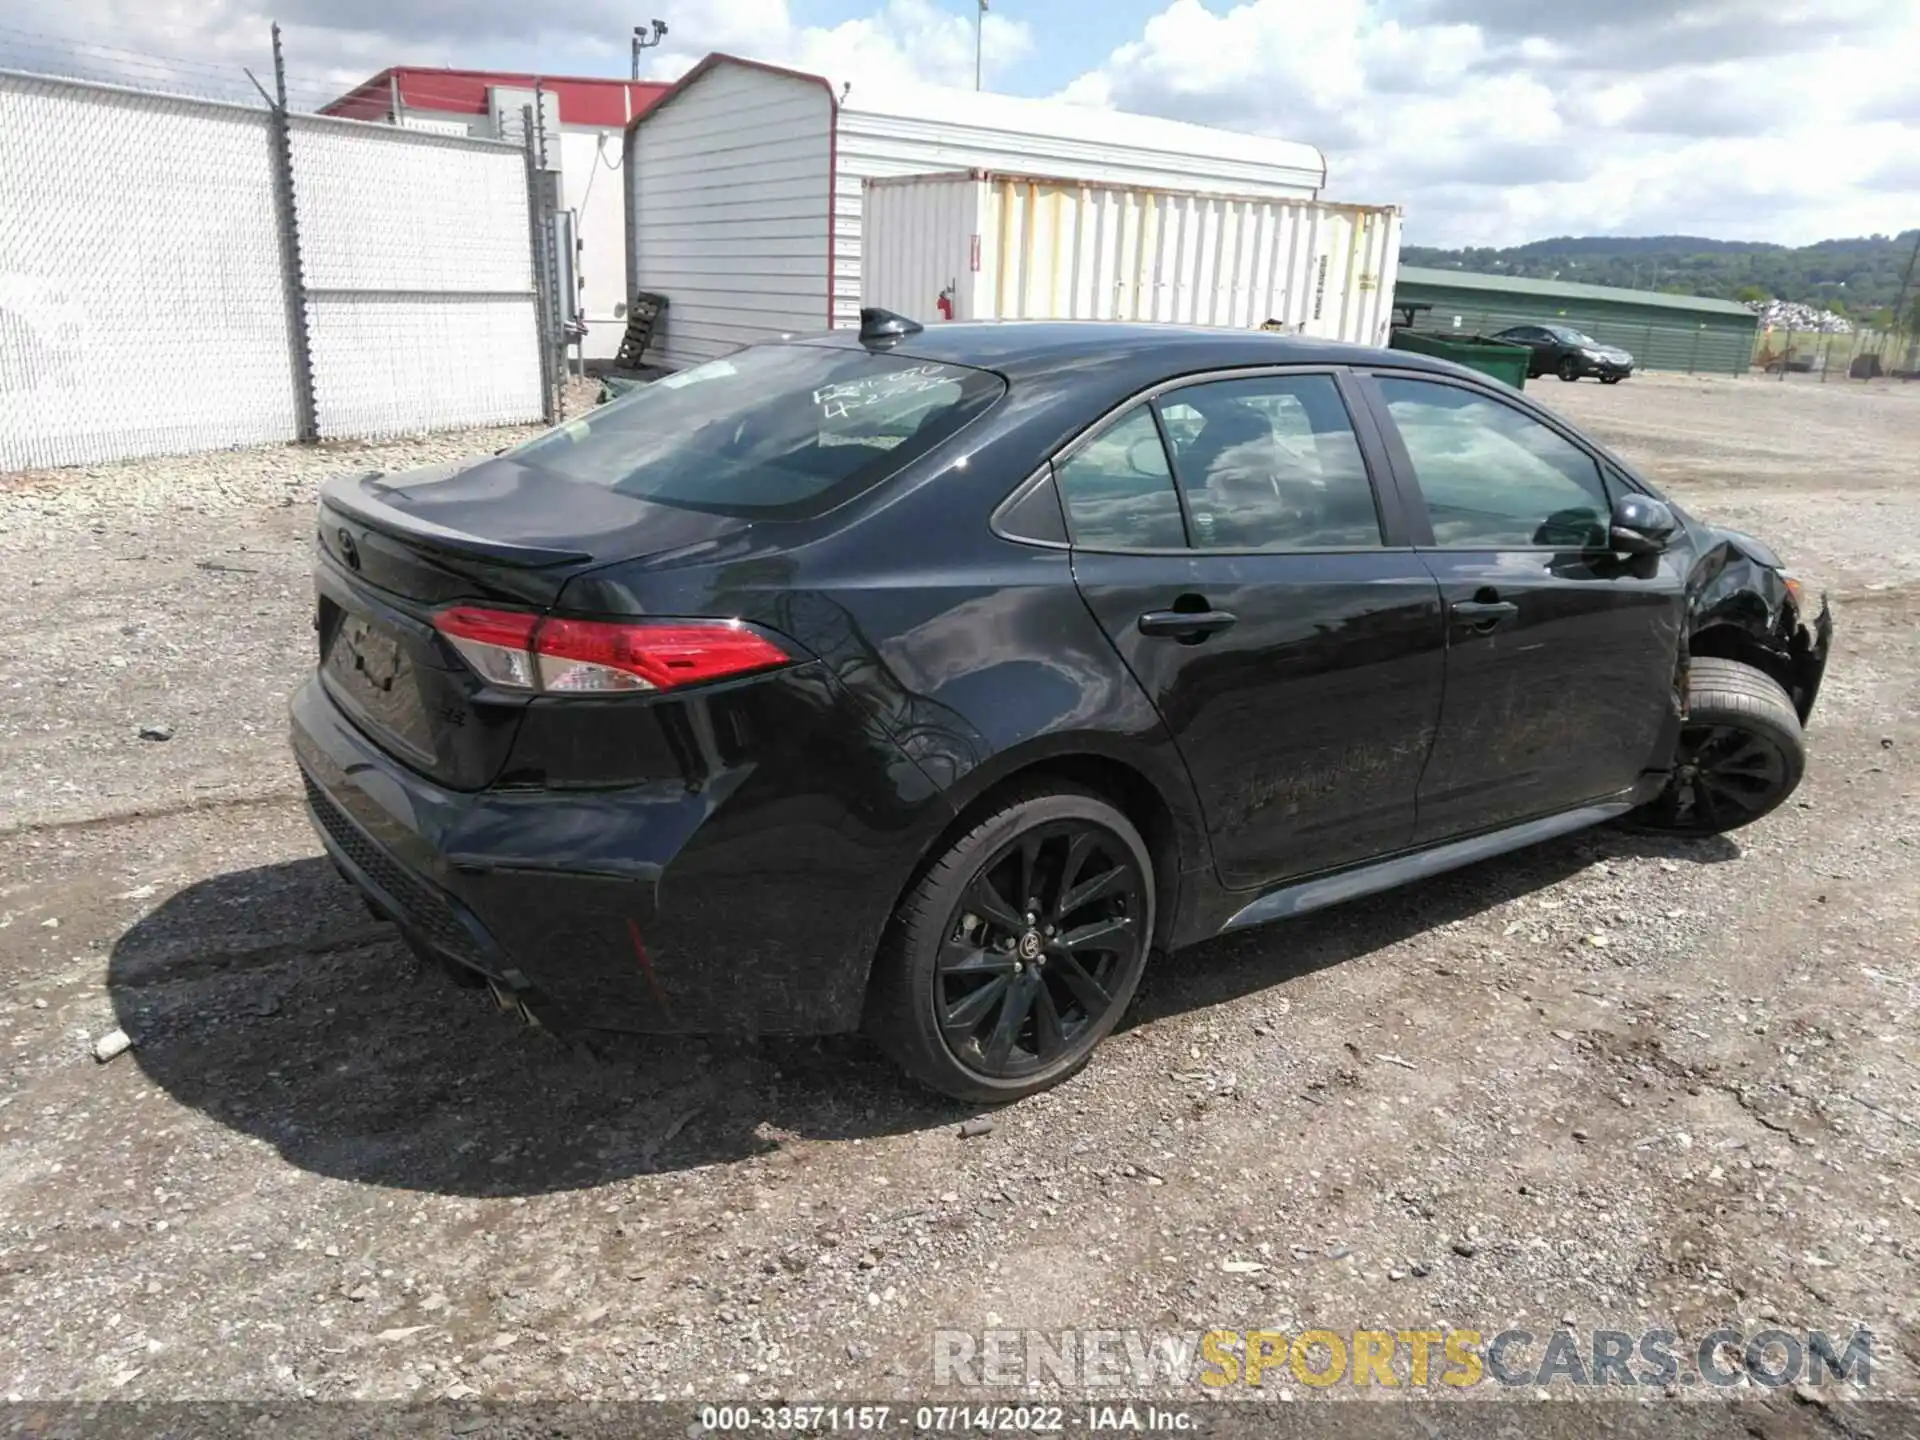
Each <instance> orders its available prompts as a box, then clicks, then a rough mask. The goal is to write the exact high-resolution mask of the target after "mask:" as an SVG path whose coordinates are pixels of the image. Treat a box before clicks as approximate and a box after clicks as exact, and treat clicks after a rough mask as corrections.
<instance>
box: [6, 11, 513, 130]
mask: <svg viewBox="0 0 1920 1440" xmlns="http://www.w3.org/2000/svg"><path fill="white" fill-rule="evenodd" d="M272 63H273V60H272V47H271V43H270V42H269V41H268V40H267V37H265V36H263V37H262V44H261V46H260V51H259V53H258V54H257V55H254V56H249V57H247V58H246V59H244V60H242V59H235V60H225V61H213V60H206V59H191V58H188V57H186V56H182V55H174V54H167V53H163V52H157V51H153V50H147V49H141V50H135V49H132V48H130V47H127V46H123V45H113V44H109V43H107V42H105V41H100V40H93V39H87V38H82V37H79V36H73V35H59V34H55V33H52V32H49V31H40V30H25V29H21V28H19V27H16V26H9V25H0V70H14V71H20V72H23V73H28V74H37V75H52V76H59V77H62V78H66V79H72V80H85V81H90V82H92V83H95V84H104V85H123V86H126V87H128V88H131V89H137V90H148V91H153V92H156V93H161V94H169V95H179V96H182V97H187V98H192V99H200V100H217V101H221V102H224V103H228V104H240V105H247V106H257V107H259V108H262V109H265V108H267V107H268V103H269V102H268V101H267V99H266V98H265V97H264V96H263V95H262V93H261V89H260V88H256V84H258V86H260V87H266V88H270V86H269V85H268V82H269V80H270V78H271V66H272ZM405 68H406V69H408V70H409V72H410V73H409V75H408V78H407V84H406V99H405V104H404V106H403V107H402V108H403V109H425V110H434V109H445V110H447V111H451V112H455V113H467V112H469V111H471V110H472V108H473V100H474V90H473V87H472V85H471V84H466V85H462V84H460V83H458V82H456V81H454V80H452V79H451V78H449V79H447V80H446V81H445V82H444V83H442V82H440V81H438V80H437V79H436V77H435V76H434V73H433V71H434V69H435V67H432V66H424V65H422V66H407V67H405ZM440 68H446V67H440ZM249 72H251V74H250V73H249ZM382 73H384V71H372V72H360V71H354V72H338V71H336V72H334V73H330V74H323V73H320V72H318V71H307V70H302V69H301V68H300V67H299V66H298V64H297V62H296V63H295V64H294V65H293V66H292V67H290V68H289V71H288V74H287V79H286V88H287V108H288V110H289V111H292V112H295V113H303V114H319V113H324V112H326V111H327V110H328V109H329V108H331V107H334V106H337V105H338V104H339V103H340V102H342V101H344V100H345V99H347V97H348V96H350V95H354V94H355V93H356V92H361V91H364V90H365V88H366V87H367V85H368V82H369V81H371V80H373V79H375V78H376V77H377V76H378V75H379V74H382ZM450 73H451V72H450ZM366 100H367V101H368V102H370V103H371V107H372V108H373V109H375V110H376V111H377V112H378V113H377V114H375V115H373V116H368V117H356V118H375V119H380V120H389V121H390V119H391V114H390V112H391V110H392V106H391V104H390V103H389V101H388V98H387V97H386V96H384V95H380V94H378V93H377V92H368V93H367V95H366ZM476 118H478V117H477V116H476Z"/></svg>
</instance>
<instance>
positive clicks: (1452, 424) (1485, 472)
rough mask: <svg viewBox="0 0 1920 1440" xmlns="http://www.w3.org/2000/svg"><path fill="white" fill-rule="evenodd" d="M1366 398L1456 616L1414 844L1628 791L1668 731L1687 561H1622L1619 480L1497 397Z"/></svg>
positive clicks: (1426, 383)
mask: <svg viewBox="0 0 1920 1440" xmlns="http://www.w3.org/2000/svg"><path fill="white" fill-rule="evenodd" d="M1368 387H1370V391H1369V393H1370V395H1371V397H1372V403H1373V405H1374V408H1375V413H1376V416H1377V418H1378V419H1379V420H1380V421H1381V426H1382V430H1383V432H1384V438H1385V440H1386V442H1387V449H1388V452H1389V454H1390V455H1391V456H1392V458H1393V464H1394V467H1395V469H1396V470H1397V471H1398V472H1399V474H1400V476H1401V480H1402V483H1401V485H1400V487H1399V490H1400V493H1401V494H1402V495H1403V496H1404V497H1405V500H1406V503H1407V507H1408V520H1409V523H1410V525H1411V527H1412V534H1413V536H1414V543H1415V544H1416V546H1418V547H1419V550H1420V554H1421V556H1422V557H1423V558H1424V559H1425V560H1426V562H1427V564H1428V565H1429V566H1430V567H1431V568H1432V571H1433V573H1434V575H1435V577H1436V578H1437V579H1438V580H1439V582H1440V594H1441V599H1442V601H1443V602H1444V604H1445V606H1446V610H1447V684H1446V702H1445V705H1444V706H1443V708H1442V711H1441V719H1440V731H1439V734H1438V736H1437V737H1436V739H1435V741H1434V746H1433V754H1432V757H1431V759H1430V760H1429V761H1428V763H1427V769H1426V773H1425V775H1424V776H1423V777H1422V778H1421V782H1420V794H1419V824H1418V829H1417V832H1416V835H1417V841H1418V842H1419V843H1426V842H1427V841H1430V840H1439V839H1443V838H1445V837H1447V836H1449V835H1458V834H1466V833H1471V832H1473V831H1476V830H1486V829H1492V828H1496V827H1498V826H1501V825H1505V824H1509V823H1512V822H1515V821H1519V820H1523V819H1527V818H1530V817H1533V816H1537V815H1545V814H1550V813H1553V812H1555V811H1559V810H1565V809H1569V808H1572V807H1574V806H1577V805H1580V804H1583V803H1586V802H1590V801H1596V800H1600V799H1603V798H1605V797H1609V796H1613V795H1616V794H1618V793H1619V792H1621V791H1624V790H1627V789H1629V788H1630V787H1631V786H1633V785H1634V784H1635V783H1636V782H1637V781H1638V780H1639V779H1640V778H1641V775H1642V773H1643V771H1644V770H1645V769H1646V768H1647V767H1648V766H1649V765H1650V764H1652V763H1654V761H1655V759H1656V756H1655V751H1656V749H1657V748H1658V744H1659V741H1660V739H1661V737H1662V735H1663V734H1664V733H1665V732H1666V730H1667V727H1668V725H1669V722H1670V720H1671V718H1672V715H1673V705H1674V681H1675V674H1676V666H1677V663H1678V654H1679V643H1680V635H1681V630H1682V624H1683V618H1684V603H1685V600H1684V590H1685V566H1684V557H1682V556H1680V555H1677V554H1675V555H1667V556H1650V557H1629V556H1623V555H1619V554H1616V553H1615V552H1614V551H1613V550H1612V549H1611V548H1610V547H1609V545H1608V534H1609V519H1610V515H1611V509H1612V506H1611V501H1612V499H1613V498H1614V496H1613V494H1612V488H1618V485H1619V483H1620V482H1618V481H1617V480H1616V481H1615V482H1614V486H1613V487H1611V488H1610V486H1609V482H1608V479H1607V477H1606V475H1605V473H1604V472H1603V469H1602V466H1601V463H1600V461H1599V460H1598V458H1597V457H1596V456H1595V455H1594V454H1593V453H1592V452H1590V451H1588V450H1587V449H1586V448H1584V447H1583V446H1581V445H1580V444H1578V443H1577V442H1576V441H1575V440H1574V439H1573V438H1571V437H1570V436H1569V435H1568V434H1566V433H1564V432H1563V431H1562V430H1560V429H1559V428H1557V427H1555V426H1553V425H1549V424H1548V423H1546V422H1545V421H1544V420H1543V419H1541V418H1540V417H1538V416H1536V415H1534V414H1532V413H1530V412H1528V411H1526V410H1524V409H1522V408H1520V407H1519V406H1517V405H1514V404H1512V403H1511V402H1509V401H1507V400H1506V399H1504V398H1502V397H1500V396H1499V395H1498V394H1496V393H1495V392H1494V391H1493V390H1492V389H1491V387H1482V386H1480V385H1478V384H1475V383H1471V382H1466V381H1457V380H1453V379H1450V378H1445V377H1434V376H1414V375H1407V374H1391V373H1386V372H1378V373H1375V374H1374V375H1372V376H1371V377H1369V379H1368V380H1367V381H1364V382H1362V388H1363V389H1367V388H1368Z"/></svg>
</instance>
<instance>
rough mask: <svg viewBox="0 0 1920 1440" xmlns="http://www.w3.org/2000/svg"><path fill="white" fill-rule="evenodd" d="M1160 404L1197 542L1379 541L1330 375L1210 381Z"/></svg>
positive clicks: (1319, 546)
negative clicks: (1171, 441)
mask: <svg viewBox="0 0 1920 1440" xmlns="http://www.w3.org/2000/svg"><path fill="white" fill-rule="evenodd" d="M1159 404H1160V411H1161V414H1162V416H1163V417H1164V418H1165V421H1166V426H1167V434H1168V435H1169V436H1170V437H1171V438H1172V440H1173V446H1174V463H1175V466H1176V468H1177V470H1178V473H1179V480H1180V487H1181V489H1182V490H1183V491H1184V492H1185V494H1186V498H1187V510H1188V513H1189V514H1190V515H1191V516H1192V518H1193V543H1194V546H1195V548H1196V549H1202V550H1208V549H1212V550H1328V549H1352V548H1357V547H1363V546H1370V545H1378V544H1379V543H1380V518H1379V515H1378V513H1377V512H1376V510H1375V509H1374V504H1373V485H1372V482H1371V481H1370V480H1369V479H1368V478H1367V467H1366V462H1365V461H1364V460H1362V459H1361V455H1360V442H1359V440H1358V439H1356V438H1355V436H1354V433H1353V422H1352V420H1351V419H1350V418H1349V417H1348V415H1347V408H1346V405H1345V404H1344V403H1343V402H1342V401H1341V399H1340V390H1339V387H1338V385H1337V384H1336V383H1335V382H1334V379H1333V377H1332V376H1331V375H1259V376H1249V377H1248V378H1246V379H1244V380H1212V381H1208V382H1205V383H1203V384H1199V385H1189V386H1186V387H1184V388H1183V389H1180V390H1175V391H1173V392H1172V393H1171V394H1168V395H1164V396H1162V397H1161V399H1160V401H1159Z"/></svg>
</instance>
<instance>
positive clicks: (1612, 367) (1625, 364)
mask: <svg viewBox="0 0 1920 1440" xmlns="http://www.w3.org/2000/svg"><path fill="white" fill-rule="evenodd" d="M1493 338H1494V339H1495V340H1504V341H1506V342H1507V343H1508V344H1509V345H1525V346H1526V347H1527V348H1528V349H1529V350H1531V351H1533V358H1532V359H1531V360H1530V361H1528V363H1527V378H1528V379H1529V380H1531V379H1534V378H1535V377H1537V376H1540V375H1558V376H1559V377H1560V378H1561V379H1562V380H1578V379H1580V378H1581V377H1582V376H1583V375H1597V376H1599V377H1600V381H1601V383H1602V384H1606V385H1618V384H1619V383H1620V382H1621V381H1622V380H1624V379H1626V378H1627V376H1629V375H1631V374H1633V356H1632V355H1631V354H1629V353H1628V352H1627V351H1625V350H1622V349H1621V348H1620V347H1619V346H1618V345H1603V344H1601V343H1600V342H1599V341H1598V340H1596V339H1594V338H1593V337H1592V336H1591V335H1587V334H1583V333H1582V332H1580V331H1578V330H1575V329H1573V328H1572V327H1570V326H1567V325H1515V326H1513V327H1512V328H1511V329H1508V330H1502V331H1501V332H1500V333H1499V334H1498V335H1495V336H1494V337H1493Z"/></svg>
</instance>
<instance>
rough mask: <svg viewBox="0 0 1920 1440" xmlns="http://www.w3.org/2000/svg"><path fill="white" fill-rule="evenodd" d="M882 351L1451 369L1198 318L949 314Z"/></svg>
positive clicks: (1013, 359)
mask: <svg viewBox="0 0 1920 1440" xmlns="http://www.w3.org/2000/svg"><path fill="white" fill-rule="evenodd" d="M805 338H806V340H807V341H808V343H813V344H835V345H847V346H853V345H858V344H859V343H860V338H859V336H858V334H857V333H855V332H854V331H851V330H834V331H829V332H827V333H826V334H823V335H818V336H808V337H805ZM887 353H889V354H893V355H900V356H906V357H910V358H913V359H917V360H940V361H946V362H948V363H950V364H955V365H975V366H979V367H981V368H982V369H988V370H997V371H999V372H1000V373H1001V374H1003V375H1005V376H1007V377H1008V378H1009V379H1011V380H1020V379H1022V378H1026V377H1037V376H1040V375H1045V374H1053V373H1057V372H1058V371H1059V370H1060V368H1061V367H1062V366H1063V365H1066V364H1068V363H1069V362H1073V361H1079V362H1082V364H1088V363H1091V364H1092V365H1094V366H1097V367H1098V368H1103V369H1104V368H1107V367H1108V366H1132V365H1135V364H1146V363H1157V364H1159V365H1161V366H1163V367H1164V368H1165V370H1166V372H1167V373H1169V374H1178V373H1181V372H1185V371H1196V370H1207V369H1211V368H1213V367H1216V366H1218V367H1221V368H1227V367H1231V366H1236V365H1367V364H1374V365H1394V366H1398V367H1401V368H1405V369H1419V370H1437V371H1447V372H1450V371H1453V370H1454V369H1455V368H1456V367H1454V366H1452V365H1449V364H1447V363H1446V362H1445V361H1439V360H1434V359H1430V358H1429V357H1427V356H1425V355H1417V354H1414V353H1412V352H1410V351H1406V350H1382V349H1378V348H1376V347H1374V346H1370V345H1349V344H1345V343H1343V342H1341V341H1337V340H1320V339H1316V338H1313V337H1311V336H1305V335H1281V334H1276V333H1275V332H1273V331H1270V330H1229V329H1216V328H1213V327H1208V326H1199V325H1143V324H1127V323H1122V322H1116V321H1106V320H989V321H948V322H945V323H942V324H937V325H928V326H927V327H926V328H925V329H923V330H920V331H918V332H916V333H914V334H911V335H908V336H906V337H904V338H903V339H901V340H900V341H899V342H898V343H897V344H895V345H892V346H890V347H888V349H887Z"/></svg>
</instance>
